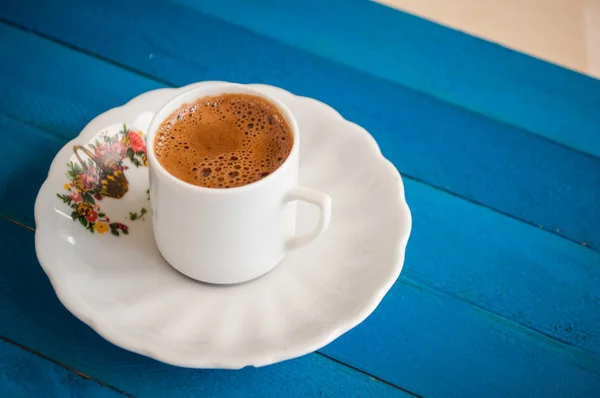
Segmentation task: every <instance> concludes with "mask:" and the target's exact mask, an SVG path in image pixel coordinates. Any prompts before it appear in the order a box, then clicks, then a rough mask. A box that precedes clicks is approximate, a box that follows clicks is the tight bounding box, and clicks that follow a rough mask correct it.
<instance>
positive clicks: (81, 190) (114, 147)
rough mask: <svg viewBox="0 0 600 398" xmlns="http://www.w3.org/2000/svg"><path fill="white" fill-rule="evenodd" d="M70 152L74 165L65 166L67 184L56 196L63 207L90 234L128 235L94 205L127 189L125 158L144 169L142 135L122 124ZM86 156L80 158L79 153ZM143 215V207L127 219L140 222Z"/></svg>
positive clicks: (125, 227) (123, 227)
mask: <svg viewBox="0 0 600 398" xmlns="http://www.w3.org/2000/svg"><path fill="white" fill-rule="evenodd" d="M73 152H74V154H75V157H76V158H77V161H78V162H73V161H70V162H69V163H67V173H66V176H67V178H68V179H69V181H70V182H69V183H67V184H64V189H65V190H66V191H67V192H66V193H57V194H56V196H58V197H59V198H60V199H61V200H62V201H63V202H64V203H65V204H67V205H68V206H69V207H70V208H71V210H72V211H71V214H70V216H71V218H72V219H73V221H78V222H79V223H80V224H81V225H82V226H83V227H84V228H86V229H87V230H89V231H90V232H91V233H99V234H103V233H105V232H109V231H110V233H111V234H112V235H115V236H120V235H121V233H122V234H124V235H128V234H129V227H128V226H127V225H125V224H123V223H120V222H111V220H110V218H109V217H108V215H106V214H105V213H104V212H102V210H101V208H100V206H99V205H98V202H99V201H101V200H102V199H103V198H105V197H109V198H114V199H120V198H122V197H123V196H124V195H125V194H126V193H127V191H128V189H129V181H128V180H127V177H126V176H125V170H127V169H128V168H129V166H127V165H125V164H124V161H125V160H126V159H128V160H129V161H130V162H131V164H132V165H134V166H135V167H143V166H146V167H147V166H148V158H147V157H146V144H145V143H144V136H143V133H142V132H140V131H133V130H129V128H128V127H127V125H126V124H123V127H122V129H121V131H119V132H118V133H117V134H113V135H108V134H107V133H106V132H104V133H101V134H100V136H99V137H98V139H96V140H95V141H94V143H92V144H89V145H88V146H87V147H85V146H82V145H75V146H74V147H73ZM80 153H83V154H85V155H86V156H87V160H84V159H82V157H81V154H80ZM146 213H147V210H146V209H145V208H141V210H139V211H137V212H130V213H129V214H130V220H131V221H136V220H143V219H144V215H145V214H146Z"/></svg>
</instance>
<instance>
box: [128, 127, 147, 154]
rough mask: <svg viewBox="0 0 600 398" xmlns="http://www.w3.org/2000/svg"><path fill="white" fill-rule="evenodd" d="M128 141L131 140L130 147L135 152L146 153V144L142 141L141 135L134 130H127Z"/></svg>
mask: <svg viewBox="0 0 600 398" xmlns="http://www.w3.org/2000/svg"><path fill="white" fill-rule="evenodd" d="M129 141H131V149H133V151H134V152H135V153H138V152H144V153H146V144H145V143H144V139H143V138H142V136H141V135H139V134H138V133H136V132H135V131H130V132H129Z"/></svg>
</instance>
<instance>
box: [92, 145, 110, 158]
mask: <svg viewBox="0 0 600 398" xmlns="http://www.w3.org/2000/svg"><path fill="white" fill-rule="evenodd" d="M106 151H108V146H107V145H106V144H100V145H98V146H97V147H95V148H94V155H96V156H97V157H99V158H100V159H102V158H103V157H105V156H106Z"/></svg>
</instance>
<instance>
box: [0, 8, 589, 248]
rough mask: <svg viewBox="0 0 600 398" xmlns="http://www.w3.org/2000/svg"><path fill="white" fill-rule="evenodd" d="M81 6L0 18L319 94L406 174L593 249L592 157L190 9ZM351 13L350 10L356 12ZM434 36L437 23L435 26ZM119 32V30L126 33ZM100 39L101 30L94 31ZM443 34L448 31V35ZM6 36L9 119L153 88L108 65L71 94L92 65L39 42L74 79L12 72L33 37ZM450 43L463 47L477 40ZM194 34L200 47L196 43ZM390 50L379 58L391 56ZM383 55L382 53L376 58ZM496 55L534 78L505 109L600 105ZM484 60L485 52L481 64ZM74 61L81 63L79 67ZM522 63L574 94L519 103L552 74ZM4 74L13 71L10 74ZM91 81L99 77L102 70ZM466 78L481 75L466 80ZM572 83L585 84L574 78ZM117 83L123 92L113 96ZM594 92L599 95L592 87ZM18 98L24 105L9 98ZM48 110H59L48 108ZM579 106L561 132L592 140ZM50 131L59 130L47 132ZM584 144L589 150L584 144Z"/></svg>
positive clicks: (137, 57) (133, 58) (144, 58)
mask: <svg viewBox="0 0 600 398" xmlns="http://www.w3.org/2000/svg"><path fill="white" fill-rule="evenodd" d="M85 4H86V5H85V6H84V5H83V3H81V2H75V1H74V0H72V1H68V2H64V3H63V6H62V7H57V6H56V5H55V3H53V2H49V1H48V2H45V1H39V2H36V5H35V7H36V9H38V10H39V13H29V12H25V11H24V9H23V10H22V9H20V8H18V7H27V1H24V2H19V3H15V4H14V5H13V7H10V8H7V9H4V10H0V15H2V14H4V15H7V16H9V17H10V18H11V19H12V20H15V21H16V22H18V23H23V24H25V25H26V26H28V27H35V28H36V29H40V30H42V31H43V32H44V33H45V34H49V35H52V36H54V37H58V38H59V39H61V40H68V41H69V43H72V44H74V45H77V46H80V47H82V48H85V49H86V50H88V51H92V52H94V53H96V54H99V55H101V56H103V57H106V58H109V59H112V60H115V61H117V62H119V63H122V64H125V65H127V66H129V67H132V68H135V69H138V70H141V71H144V72H145V73H148V74H151V75H154V76H157V77H158V78H161V79H163V80H168V81H170V82H173V83H175V84H185V83H189V82H192V81H196V80H209V79H220V80H229V81H240V82H264V83H269V84H273V85H277V86H280V87H283V88H286V89H289V90H291V91H292V92H294V93H297V94H302V95H307V96H311V97H314V98H317V99H320V100H322V101H324V102H326V103H328V104H330V105H332V106H333V107H335V108H336V109H337V110H339V111H340V112H341V113H342V114H343V115H344V116H345V117H346V118H348V119H350V120H352V121H355V122H357V123H358V124H360V125H362V126H364V127H365V128H367V129H368V130H369V131H370V132H371V133H372V134H373V135H374V137H375V138H376V139H377V141H378V142H379V144H380V146H381V148H382V150H383V152H384V154H385V155H386V156H387V157H389V158H390V159H391V160H392V161H393V162H394V164H395V165H396V166H397V167H398V168H399V170H400V171H401V172H402V173H404V174H405V175H408V176H412V177H414V178H417V179H419V180H421V181H424V182H426V183H428V184H431V185H434V186H436V187H439V188H441V189H444V190H448V191H450V192H452V193H455V194H457V195H460V196H462V197H465V198H468V199H470V200H473V201H475V202H477V203H481V204H484V205H486V206H488V207H491V208H494V209H497V210H499V211H501V212H503V213H506V214H510V215H512V216H514V217H517V218H519V219H522V220H525V221H527V222H529V223H531V224H532V225H537V226H542V227H543V228H545V229H548V230H551V231H553V232H554V233H556V234H559V235H561V236H565V237H567V238H569V239H572V240H574V241H576V242H579V243H582V244H585V245H587V246H588V247H591V248H593V249H594V250H600V211H596V209H597V203H600V160H598V159H597V158H594V157H591V156H587V155H584V154H581V153H579V152H575V151H571V150H569V149H566V148H564V147H561V146H560V145H557V144H554V143H552V142H548V141H547V140H545V139H543V138H540V137H538V136H536V135H532V134H530V133H528V132H526V131H523V130H521V129H519V128H516V127H513V126H511V125H508V124H503V123H500V122H498V121H495V120H493V119H489V118H486V117H484V116H483V115H481V114H478V113H473V112H470V111H466V110H465V109H463V108H460V107H457V106H456V105H453V104H451V103H449V102H443V101H441V100H438V99H436V98H433V97H431V96H429V95H425V94H423V93H419V92H415V91H413V90H411V89H407V88H406V87H405V86H402V85H399V84H395V83H394V82H392V81H391V80H384V79H380V78H377V77H373V76H371V75H367V74H364V73H360V72H357V71H356V70H354V69H350V68H347V67H344V66H341V65H339V64H336V63H334V62H331V61H328V60H326V59H323V58H319V57H315V56H313V55H310V54H309V53H305V52H302V51H299V50H296V49H294V48H291V47H288V46H285V45H281V44H278V43H277V42H274V41H271V40H268V39H265V38H264V37H260V36H257V35H254V34H252V33H250V32H248V31H247V30H245V29H241V28H238V27H236V26H234V25H231V24H228V23H224V22H221V21H218V20H214V19H212V18H208V17H206V15H205V14H202V13H199V12H197V11H196V10H194V9H188V8H184V7H182V6H176V5H175V6H167V5H163V4H155V5H153V6H152V7H150V6H147V7H145V8H144V9H145V17H144V18H143V19H131V18H129V17H128V16H129V15H133V14H135V13H136V12H139V9H138V8H137V7H136V6H135V5H131V4H130V3H127V4H126V5H119V6H116V5H112V4H111V2H110V1H102V2H100V1H98V4H96V5H95V6H94V7H88V6H87V4H90V3H89V2H87V3H85ZM286 4H287V3H286ZM351 4H354V3H351ZM32 7H33V6H32ZM128 7H129V8H128ZM349 7H350V8H351V9H353V7H356V6H355V5H351V6H349ZM368 7H372V6H368ZM377 7H378V6H377ZM326 9H327V8H324V10H326ZM377 9H378V8H377ZM323 12H325V11H323ZM389 13H391V14H392V15H394V16H395V15H396V14H398V15H403V14H399V13H396V12H395V11H389ZM342 15H345V14H342ZM394 18H396V17H394ZM170 20H177V21H178V23H177V24H174V25H173V24H169V23H167V22H165V21H170ZM108 21H110V22H108ZM415 21H416V20H415ZM421 22H422V21H421ZM336 23H337V22H336ZM422 23H423V24H425V26H432V25H430V24H428V23H425V22H422ZM111 26H119V27H120V29H112V28H111ZM432 29H433V28H432ZM436 29H441V28H435V29H434V30H436ZM123 31H126V32H127V34H125V35H124V34H123V33H122V32H123ZM98 32H102V35H100V34H98ZM448 32H449V33H448V34H450V35H451V36H452V35H455V33H452V32H450V31H448ZM21 35H22V32H21ZM3 36H4V37H6V39H5V41H4V43H3V46H4V47H6V48H8V49H10V51H6V52H5V55H4V56H3V57H4V58H5V59H3V62H5V63H7V64H9V65H14V66H13V67H11V68H8V72H9V73H7V74H5V75H4V77H3V79H4V80H5V81H4V83H2V82H0V88H1V89H3V90H4V91H6V90H11V87H13V88H12V90H15V89H14V87H15V86H14V85H12V82H13V81H15V79H19V80H20V81H22V82H24V83H23V84H25V85H27V86H28V87H27V89H28V90H29V91H30V92H31V94H32V95H31V96H28V97H23V96H19V95H18V93H16V92H15V93H14V95H10V96H7V97H6V98H7V99H6V102H7V103H6V104H0V106H1V107H0V109H7V110H5V112H8V111H10V112H11V115H13V116H15V117H19V118H21V119H23V120H30V119H38V118H41V119H43V120H42V121H41V123H42V124H43V123H45V121H44V120H45V119H44V118H47V117H49V116H52V117H54V118H55V119H59V120H61V121H62V122H64V123H67V122H68V121H70V120H74V121H80V120H81V122H78V123H74V125H75V126H79V127H80V125H81V124H83V120H85V119H84V117H83V115H82V114H81V106H80V105H78V106H73V107H72V108H73V112H74V113H75V115H74V117H73V118H72V119H71V118H64V117H62V116H58V115H47V114H44V112H42V113H43V114H44V116H35V114H34V115H33V116H32V115H31V112H30V111H31V110H32V108H35V109H38V108H37V107H36V106H32V105H31V104H32V102H33V101H31V98H38V97H39V98H40V99H39V100H37V101H35V102H33V104H34V105H35V104H36V103H37V102H39V101H42V102H43V103H46V102H48V103H50V102H51V101H53V98H52V93H56V95H60V96H61V97H60V98H59V99H58V100H57V102H59V103H60V102H66V103H67V104H68V103H69V101H70V99H71V98H73V97H74V96H83V97H89V98H84V99H83V101H85V102H84V103H90V104H92V105H93V106H92V107H91V109H92V111H90V112H87V113H86V116H88V115H89V118H91V117H93V115H94V114H95V113H94V112H97V111H98V109H100V108H101V106H100V105H99V104H98V105H96V101H97V98H98V97H99V96H100V93H103V94H104V96H105V99H107V100H111V99H112V98H114V101H115V102H112V103H111V102H109V104H112V105H117V104H120V103H121V102H122V101H124V99H123V98H124V97H125V93H127V94H130V93H134V92H139V91H141V90H142V89H143V87H146V86H149V85H151V84H154V85H156V84H157V83H155V82H146V83H143V82H142V78H141V77H140V76H136V75H134V74H129V73H126V72H121V73H123V75H122V76H127V79H128V80H127V81H128V82H129V81H131V83H130V84H131V86H130V84H125V85H124V84H122V83H118V84H117V83H116V82H117V81H119V80H118V79H115V77H116V76H115V74H116V72H115V71H114V69H116V68H114V67H113V66H110V67H108V68H107V75H106V76H108V77H107V78H106V79H102V78H101V79H99V83H98V84H96V83H95V80H94V81H93V82H91V83H87V84H90V85H92V87H94V88H98V91H97V92H96V91H91V92H89V93H77V92H76V90H77V87H79V86H80V83H76V82H75V81H77V82H79V81H81V82H82V83H81V84H84V83H83V82H87V81H88V80H89V74H88V72H86V68H87V67H88V66H89V67H91V64H92V63H93V62H91V61H92V60H90V59H88V58H87V57H84V56H82V55H73V57H74V58H73V60H70V61H69V62H68V63H67V61H60V60H61V59H67V58H68V57H66V56H65V57H64V58H63V57H62V56H61V57H60V58H58V55H54V54H62V53H65V52H66V49H64V48H60V46H57V45H49V44H47V43H45V44H41V43H40V44H39V45H36V46H37V47H48V48H51V49H52V50H48V49H40V51H39V53H38V52H36V54H38V55H36V56H37V57H39V59H40V60H43V61H44V62H40V64H42V63H46V62H48V63H52V64H57V63H58V65H57V66H56V67H57V68H61V69H62V68H67V69H66V70H68V71H69V74H68V75H69V76H70V79H72V80H73V84H69V85H65V84H62V83H61V82H60V80H58V79H49V78H44V77H43V76H39V73H40V71H38V70H36V69H35V68H33V66H35V65H32V68H21V67H20V66H19V65H21V64H22V63H23V62H28V61H27V60H28V59H29V58H30V52H29V51H30V50H27V48H28V47H27V46H24V44H23V41H25V42H26V44H27V45H29V46H31V45H30V44H29V41H32V40H33V39H19V38H18V37H16V36H19V34H18V33H14V32H13V31H11V30H8V28H4V33H3ZM459 36H460V37H462V38H463V39H464V40H467V41H471V40H474V39H471V38H468V37H466V36H463V35H459ZM169 37H177V40H170V39H169ZM197 37H203V38H205V39H206V40H198V39H196V38H197ZM111 43H120V45H113V44H111ZM481 46H482V47H483V48H488V46H492V45H490V44H489V43H483V42H482V44H481ZM55 47H56V48H55ZM492 47H493V46H492ZM494 48H495V47H494ZM391 49H392V48H390V51H388V52H391V53H393V51H391ZM482 51H483V50H482ZM380 52H382V51H378V53H380ZM500 53H501V54H505V53H506V54H507V55H506V56H507V57H508V58H510V59H512V58H511V57H516V59H517V60H522V62H523V63H524V65H525V66H523V68H524V69H523V73H525V72H527V73H531V74H532V75H531V79H532V86H531V87H529V88H527V87H526V86H523V87H522V86H521V84H520V83H519V82H520V81H511V80H508V79H509V77H508V76H505V77H504V78H505V79H506V81H503V82H502V84H503V85H505V86H506V88H505V90H510V92H511V93H514V98H513V102H512V103H514V104H518V105H515V106H514V108H515V109H520V110H521V111H522V112H521V113H522V114H523V115H526V114H531V113H532V112H533V111H532V110H527V112H525V110H524V109H526V108H525V107H526V106H528V104H530V103H536V104H538V103H544V101H555V100H556V98H559V99H560V101H569V102H572V103H576V104H574V105H573V107H575V108H577V109H579V111H581V112H583V111H585V112H591V111H590V110H589V109H590V108H593V109H598V110H600V103H599V104H598V105H599V106H598V107H595V102H594V101H595V100H594V98H595V97H594V95H596V94H594V92H595V91H594V90H592V89H591V88H593V87H594V84H595V83H596V82H595V81H593V80H592V79H588V78H584V77H581V76H579V75H575V74H572V73H571V72H568V71H565V70H562V69H560V68H556V67H553V66H551V65H546V64H544V63H541V62H539V61H535V60H532V59H530V58H528V57H525V56H521V55H518V54H514V53H512V52H509V51H506V50H502V51H501V52H500ZM8 54H10V56H9V55H8ZM486 54H487V53H486V52H482V57H483V56H484V55H486ZM150 55H152V56H150ZM497 56H499V55H497ZM53 57H54V58H53ZM79 62H81V65H82V66H85V68H81V69H77V66H78V64H79ZM510 62H517V61H516V60H513V61H510ZM530 62H533V63H534V64H535V65H538V66H539V68H541V69H542V70H545V68H549V69H550V70H552V71H554V70H556V71H557V73H559V72H560V73H559V74H561V76H562V75H563V74H564V75H565V76H567V77H568V76H571V75H573V76H574V77H573V83H572V84H566V83H565V84H562V85H560V87H571V88H572V89H573V90H574V91H572V92H571V91H564V92H563V91H548V90H550V88H548V90H546V91H543V90H542V91H535V90H534V91H535V92H536V93H537V94H536V95H538V96H539V98H538V101H528V100H527V98H521V97H520V95H521V94H519V93H520V92H521V91H519V90H533V88H535V87H542V86H543V87H547V86H548V87H549V85H550V86H552V84H551V82H552V81H553V80H552V76H553V75H550V76H548V77H546V78H544V79H548V81H547V82H546V81H545V80H544V81H545V82H546V85H544V84H542V83H541V82H537V81H536V79H542V77H540V73H541V72H540V71H537V70H529V69H528V68H527V67H526V65H528V64H529V63H530ZM496 64H500V65H501V64H502V63H499V62H496ZM69 65H72V66H69ZM22 69H24V70H22ZM13 70H17V72H12V71H13ZM91 70H94V69H91ZM94 75H98V76H103V75H102V74H100V73H94ZM473 75H477V76H479V74H475V73H473ZM542 75H543V76H545V75H544V74H542ZM498 79H500V77H498ZM515 79H516V78H514V79H513V80H515ZM578 79H583V80H584V81H585V82H589V84H587V83H586V85H584V84H583V83H577V82H579V80H578ZM0 80H1V79H0ZM492 80H493V81H496V80H494V79H492ZM563 80H564V79H563ZM36 81H39V83H36ZM561 81H562V80H561ZM568 81H569V82H571V80H568ZM53 82H54V83H53ZM576 83H577V84H576ZM457 84H458V83H457ZM582 85H584V86H585V92H586V93H587V94H585V95H584V94H582V93H580V91H579V90H580V86H582ZM48 86H49V87H48ZM474 86H475V84H474V83H473V84H466V83H464V82H463V83H461V85H460V87H464V89H465V90H467V89H471V88H473V87H474ZM121 87H122V93H121V94H115V92H116V90H118V89H119V88H121ZM44 88H48V89H47V90H44ZM50 88H51V90H50ZM19 89H20V87H19ZM544 90H545V89H544ZM565 90H566V89H565ZM581 90H583V88H581ZM36 91H37V92H36ZM597 92H598V93H600V90H598V91H597ZM62 95H64V98H62ZM507 95H508V94H507ZM531 95H533V94H531ZM567 95H568V96H567ZM599 95H600V94H599ZM590 96H591V97H592V98H590ZM19 97H20V98H22V99H23V101H24V102H25V103H19V102H16V101H15V100H14V98H19ZM526 100H527V101H526ZM105 106H107V105H105ZM565 106H566V105H565ZM594 107H595V108H594ZM48 109H57V108H54V107H52V106H50V105H48ZM67 109H69V107H67ZM569 109H570V108H569ZM547 110H548V112H546V113H544V115H545V117H553V116H552V114H553V112H551V110H552V107H551V106H548V107H547ZM579 111H574V110H572V109H570V110H569V114H570V115H573V116H572V118H573V124H572V126H571V127H572V128H571V129H570V130H569V131H570V132H573V134H579V133H581V134H586V136H590V137H600V121H599V122H598V123H596V119H594V118H595V117H596V116H594V115H600V111H598V112H596V113H594V112H591V114H592V116H591V117H592V120H591V121H590V120H589V119H585V118H583V119H582V120H586V121H585V122H577V120H579V119H578V118H580V117H579V116H578V112H579ZM548 115H550V116H548ZM598 117H600V116H598ZM580 119H581V118H580ZM544 120H546V119H544ZM53 123H56V122H53ZM36 124H37V122H36ZM46 124H47V123H46ZM555 124H558V121H555ZM48 127H50V128H51V129H53V131H55V130H56V129H54V126H48ZM76 130H77V128H75V127H72V131H76ZM540 131H542V130H540ZM599 139H600V138H599ZM587 145H588V146H589V147H590V148H594V145H595V144H594V142H593V138H591V141H589V142H588V143H587Z"/></svg>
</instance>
